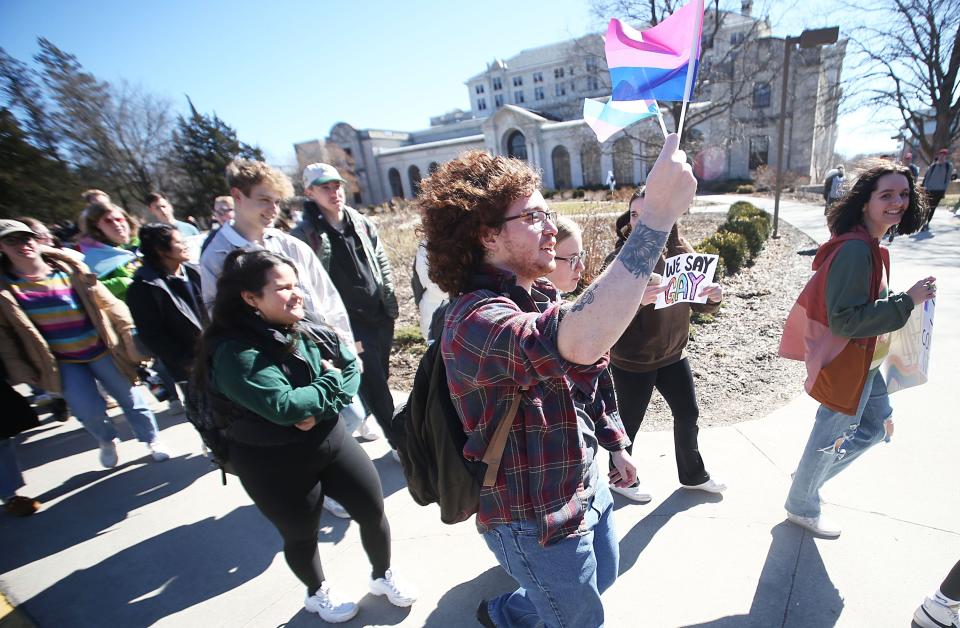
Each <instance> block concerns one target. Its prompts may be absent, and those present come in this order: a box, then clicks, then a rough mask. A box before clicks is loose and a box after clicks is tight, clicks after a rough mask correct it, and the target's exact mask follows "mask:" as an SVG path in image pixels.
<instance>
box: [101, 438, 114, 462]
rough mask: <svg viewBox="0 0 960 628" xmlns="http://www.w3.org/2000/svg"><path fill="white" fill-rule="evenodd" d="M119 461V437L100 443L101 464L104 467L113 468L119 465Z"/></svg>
mask: <svg viewBox="0 0 960 628" xmlns="http://www.w3.org/2000/svg"><path fill="white" fill-rule="evenodd" d="M117 461H118V458H117V439H116V438H114V439H113V440H108V441H106V442H103V443H100V464H101V465H103V468H104V469H112V468H114V467H115V466H117Z"/></svg>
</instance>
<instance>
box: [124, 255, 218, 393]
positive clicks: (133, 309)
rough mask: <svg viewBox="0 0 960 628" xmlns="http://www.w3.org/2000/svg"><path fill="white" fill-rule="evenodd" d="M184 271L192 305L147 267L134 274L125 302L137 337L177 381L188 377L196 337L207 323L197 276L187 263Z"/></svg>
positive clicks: (153, 269)
mask: <svg viewBox="0 0 960 628" xmlns="http://www.w3.org/2000/svg"><path fill="white" fill-rule="evenodd" d="M183 268H184V270H185V271H186V274H187V278H188V279H189V280H190V288H191V290H192V294H193V297H194V298H193V303H188V302H187V301H186V300H185V299H184V298H183V297H182V296H181V295H179V294H177V293H175V292H173V291H172V290H171V289H170V287H169V286H168V285H167V282H166V281H164V275H163V274H161V273H160V271H158V270H157V269H156V268H154V267H153V266H151V265H149V264H144V265H143V266H141V267H140V268H139V269H138V270H137V272H136V273H135V274H134V276H133V283H131V284H130V288H129V289H128V290H127V299H126V300H127V307H129V308H130V313H131V314H132V315H133V321H134V323H136V325H137V335H138V337H139V338H140V340H141V341H142V342H143V344H145V345H146V346H147V348H148V349H149V350H150V351H151V352H152V353H153V354H154V355H155V356H157V357H158V358H160V360H161V361H162V362H163V364H164V365H165V366H166V367H167V369H169V370H170V373H171V374H172V375H173V378H174V379H176V380H177V381H186V380H187V379H188V378H189V376H190V370H191V366H192V364H193V359H194V351H195V346H196V343H197V338H198V337H199V336H200V332H201V331H203V328H204V327H205V326H206V324H207V322H208V321H207V309H206V308H205V307H203V299H202V296H201V292H200V273H199V272H197V271H196V270H195V269H193V268H192V267H191V266H188V265H186V264H185V265H184V266H183Z"/></svg>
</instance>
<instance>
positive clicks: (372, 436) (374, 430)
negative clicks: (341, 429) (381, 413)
mask: <svg viewBox="0 0 960 628" xmlns="http://www.w3.org/2000/svg"><path fill="white" fill-rule="evenodd" d="M358 432H359V433H358V436H360V440H365V441H371V440H377V439H379V438H381V437H383V434H382V433H381V431H380V426H379V425H377V421H376V419H374V418H373V417H372V416H367V418H365V419H364V420H363V421H361V422H360V428H359V430H358Z"/></svg>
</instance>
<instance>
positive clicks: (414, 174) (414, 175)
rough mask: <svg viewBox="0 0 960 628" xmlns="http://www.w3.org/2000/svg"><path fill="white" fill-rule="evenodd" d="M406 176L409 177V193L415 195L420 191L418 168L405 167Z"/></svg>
mask: <svg viewBox="0 0 960 628" xmlns="http://www.w3.org/2000/svg"><path fill="white" fill-rule="evenodd" d="M407 177H408V178H409V179H410V190H411V193H412V194H413V195H414V196H416V195H417V194H419V193H420V168H417V167H416V166H410V168H408V169H407Z"/></svg>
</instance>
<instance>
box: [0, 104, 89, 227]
mask: <svg viewBox="0 0 960 628" xmlns="http://www.w3.org/2000/svg"><path fill="white" fill-rule="evenodd" d="M81 191H82V190H81V185H80V182H79V181H78V180H77V177H76V176H75V174H74V173H73V172H71V171H70V169H69V168H68V167H67V165H66V164H65V163H64V162H62V161H59V160H57V159H55V158H54V157H52V156H51V155H49V154H48V153H47V152H46V151H44V150H42V149H40V148H37V147H36V146H34V145H33V144H31V143H30V141H28V136H27V133H25V132H24V130H23V128H21V126H20V124H19V122H18V121H17V119H16V117H14V115H13V113H11V112H10V111H9V110H8V109H0V217H3V218H15V217H17V216H24V215H26V216H32V217H34V218H37V219H39V220H43V221H44V222H56V221H62V220H74V221H75V220H76V219H77V213H78V212H79V210H80V206H81V202H80V192H81Z"/></svg>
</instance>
